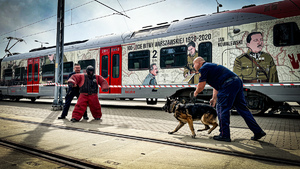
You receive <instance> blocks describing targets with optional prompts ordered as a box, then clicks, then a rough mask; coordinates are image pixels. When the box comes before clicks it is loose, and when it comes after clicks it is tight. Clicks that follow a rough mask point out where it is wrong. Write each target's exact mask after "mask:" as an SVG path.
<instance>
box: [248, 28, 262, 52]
mask: <svg viewBox="0 0 300 169" xmlns="http://www.w3.org/2000/svg"><path fill="white" fill-rule="evenodd" d="M248 36H250V38H251V40H250V42H249V41H248V40H249V38H247V47H248V48H250V49H251V51H252V52H254V53H258V52H260V51H261V50H262V48H263V45H264V43H263V37H262V34H261V33H256V34H252V35H251V34H249V35H248Z"/></svg>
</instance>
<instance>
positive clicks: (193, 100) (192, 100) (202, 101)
mask: <svg viewBox="0 0 300 169" xmlns="http://www.w3.org/2000/svg"><path fill="white" fill-rule="evenodd" d="M190 100H191V103H194V104H195V103H196V101H199V102H201V103H205V104H210V103H209V101H207V100H203V99H197V98H196V97H194V92H193V91H192V92H191V93H190Z"/></svg>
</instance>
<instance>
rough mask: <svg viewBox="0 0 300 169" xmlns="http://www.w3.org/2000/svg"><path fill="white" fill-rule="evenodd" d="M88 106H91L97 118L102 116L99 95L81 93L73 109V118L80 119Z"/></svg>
mask: <svg viewBox="0 0 300 169" xmlns="http://www.w3.org/2000/svg"><path fill="white" fill-rule="evenodd" d="M87 106H89V107H90V110H91V112H92V115H93V117H94V118H95V119H96V118H101V117H102V112H101V105H100V103H99V99H98V95H97V94H91V95H88V94H80V96H79V99H78V101H77V103H76V105H75V108H74V110H73V113H72V118H75V119H76V120H80V119H81V117H82V115H83V112H84V110H86V107H87Z"/></svg>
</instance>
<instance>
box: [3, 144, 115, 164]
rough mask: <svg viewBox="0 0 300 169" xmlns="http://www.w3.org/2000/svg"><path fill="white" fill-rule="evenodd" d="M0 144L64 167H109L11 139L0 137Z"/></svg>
mask: <svg viewBox="0 0 300 169" xmlns="http://www.w3.org/2000/svg"><path fill="white" fill-rule="evenodd" d="M0 146H3V147H7V148H11V149H13V150H17V151H20V152H24V153H27V154H30V155H33V156H36V157H38V158H43V159H47V160H49V161H53V162H56V163H59V164H62V165H64V167H72V168H82V169H94V168H99V169H102V168H110V167H107V166H101V165H99V164H94V163H91V162H87V161H82V160H81V159H76V158H74V157H69V156H65V155H61V154H57V153H53V152H49V151H45V150H40V149H36V148H32V147H29V146H25V145H21V144H18V143H14V142H11V141H7V140H3V139H0Z"/></svg>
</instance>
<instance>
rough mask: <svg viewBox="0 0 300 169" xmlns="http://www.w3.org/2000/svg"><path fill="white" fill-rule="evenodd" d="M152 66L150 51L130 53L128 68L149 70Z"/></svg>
mask: <svg viewBox="0 0 300 169" xmlns="http://www.w3.org/2000/svg"><path fill="white" fill-rule="evenodd" d="M149 67H150V51H149V50H142V51H136V52H129V53H128V70H148V69H149Z"/></svg>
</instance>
